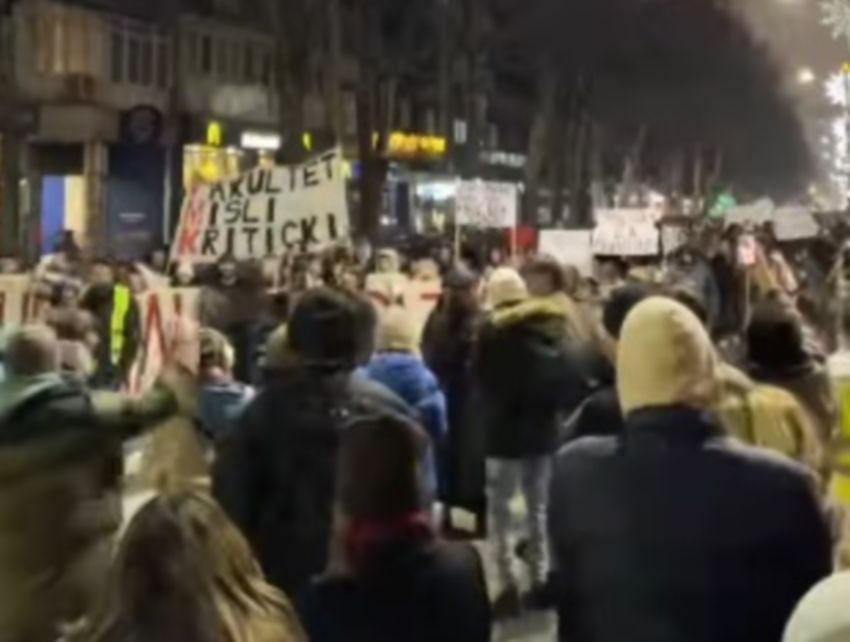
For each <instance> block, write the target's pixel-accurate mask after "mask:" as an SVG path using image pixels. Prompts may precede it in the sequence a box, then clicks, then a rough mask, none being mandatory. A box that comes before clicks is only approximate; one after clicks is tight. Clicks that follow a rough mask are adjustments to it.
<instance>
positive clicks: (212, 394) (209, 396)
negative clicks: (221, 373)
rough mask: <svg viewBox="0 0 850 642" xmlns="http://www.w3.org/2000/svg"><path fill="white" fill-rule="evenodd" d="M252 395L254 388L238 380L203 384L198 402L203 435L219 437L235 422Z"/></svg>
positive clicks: (208, 437) (214, 439)
mask: <svg viewBox="0 0 850 642" xmlns="http://www.w3.org/2000/svg"><path fill="white" fill-rule="evenodd" d="M253 397H254V389H253V388H251V387H250V386H246V385H245V384H242V383H239V382H238V381H233V382H231V383H225V384H213V383H210V384H207V385H205V386H203V387H202V388H201V394H200V399H199V404H198V405H199V415H200V417H199V419H200V429H201V433H202V434H203V436H204V437H206V438H207V439H210V440H211V441H216V440H218V439H219V438H221V437H222V436H223V435H224V434H225V433H226V432H228V431H229V430H230V429H231V428H232V427H233V426H234V425H235V424H236V421H237V420H238V419H239V416H240V415H241V414H242V410H243V409H244V408H245V406H247V405H248V402H250V401H251V399H253Z"/></svg>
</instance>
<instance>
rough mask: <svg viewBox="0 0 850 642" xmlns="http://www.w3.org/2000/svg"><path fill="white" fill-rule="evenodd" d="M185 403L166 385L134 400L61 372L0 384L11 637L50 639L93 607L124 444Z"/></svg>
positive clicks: (0, 592)
mask: <svg viewBox="0 0 850 642" xmlns="http://www.w3.org/2000/svg"><path fill="white" fill-rule="evenodd" d="M176 410H177V402H176V398H175V396H174V394H173V393H172V392H171V390H170V388H166V387H164V386H161V385H157V386H156V387H155V388H154V389H152V390H151V391H149V392H148V393H147V394H146V395H144V396H143V397H141V398H140V399H137V400H130V399H127V398H125V397H122V396H120V395H116V394H111V393H101V394H94V395H92V394H89V393H88V391H86V389H85V388H83V387H82V386H81V385H79V384H77V383H73V382H69V381H66V380H64V379H62V378H60V377H59V376H58V375H56V374H45V375H41V376H38V377H28V378H15V377H11V378H9V379H7V380H6V381H4V382H2V383H1V384H0V480H2V485H0V631H2V632H3V634H2V637H3V639H9V640H19V639H42V638H40V637H37V636H38V635H40V634H45V635H49V634H50V633H51V631H52V629H53V627H54V626H55V625H56V624H57V623H58V622H59V621H60V620H62V619H66V618H67V619H71V620H73V619H76V618H78V617H80V616H81V615H82V614H83V612H84V610H85V608H86V607H88V606H90V600H91V599H92V598H94V597H95V593H96V592H97V590H98V588H99V587H100V582H101V579H102V576H103V574H104V573H105V571H106V569H107V567H108V565H109V561H110V552H111V548H110V543H111V540H112V537H113V535H114V534H115V533H116V532H117V531H118V529H119V527H120V525H121V489H120V480H121V474H122V451H121V443H122V441H123V440H124V439H127V438H129V437H131V436H133V435H135V434H137V433H139V432H141V431H142V430H143V429H145V428H147V427H150V426H152V425H154V424H156V423H157V422H159V421H161V420H163V419H165V418H167V417H168V416H170V415H171V414H172V413H174V412H176ZM28 636H34V637H28ZM45 639H47V638H45Z"/></svg>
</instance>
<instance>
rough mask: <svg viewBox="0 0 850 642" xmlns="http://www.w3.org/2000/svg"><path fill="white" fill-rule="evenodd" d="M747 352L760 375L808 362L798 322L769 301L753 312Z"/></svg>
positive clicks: (777, 304) (793, 367) (805, 364)
mask: <svg viewBox="0 0 850 642" xmlns="http://www.w3.org/2000/svg"><path fill="white" fill-rule="evenodd" d="M747 353H748V356H749V360H750V364H751V366H752V368H753V370H754V371H756V372H757V373H759V374H763V375H781V374H782V373H785V372H789V371H795V370H798V369H801V368H804V367H806V366H808V365H810V363H811V359H810V358H809V356H808V355H807V354H806V350H805V344H804V341H803V330H802V328H801V326H800V323H799V321H798V320H797V319H796V318H795V317H794V315H793V314H791V313H790V312H789V311H788V310H787V309H786V308H785V307H784V306H782V304H780V303H777V302H772V301H766V302H763V303H761V304H759V305H758V306H756V309H755V310H754V311H753V316H752V320H751V321H750V325H749V327H748V328H747Z"/></svg>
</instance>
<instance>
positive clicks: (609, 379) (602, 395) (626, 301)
mask: <svg viewBox="0 0 850 642" xmlns="http://www.w3.org/2000/svg"><path fill="white" fill-rule="evenodd" d="M648 296H649V290H648V289H647V287H646V286H643V285H637V284H634V285H626V286H623V287H621V288H618V289H617V290H614V291H613V292H612V293H611V297H610V299H609V300H608V302H607V303H606V304H605V310H604V312H603V315H602V325H603V327H604V329H605V332H606V334H607V335H608V336H607V337H606V338H605V343H604V345H603V349H602V350H601V352H603V353H604V354H605V357H606V361H604V362H603V363H602V364H601V365H599V366H598V367H596V368H595V369H594V373H595V375H596V380H595V385H596V390H595V391H594V392H593V394H592V395H590V396H589V397H588V398H587V400H586V401H585V403H584V404H583V405H582V406H581V408H580V409H579V410H578V412H577V413H576V415H575V416H574V417H572V419H571V421H570V422H568V424H567V428H566V431H565V433H566V434H565V435H564V440H565V441H570V440H575V439H581V438H582V437H592V436H604V435H621V434H623V426H624V420H623V413H622V410H620V402H619V399H618V398H617V389H616V371H615V368H614V362H615V361H616V355H617V341H618V340H619V338H620V330H621V329H622V327H623V323H624V322H625V320H626V317H627V316H628V314H629V312H631V311H632V308H634V307H635V306H636V305H637V304H638V303H640V302H641V301H643V300H644V299H646V298H647V297H648Z"/></svg>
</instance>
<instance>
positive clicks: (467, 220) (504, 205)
mask: <svg viewBox="0 0 850 642" xmlns="http://www.w3.org/2000/svg"><path fill="white" fill-rule="evenodd" d="M518 195H519V192H518V190H517V186H516V185H515V184H514V183H495V182H488V181H461V182H460V184H459V185H458V188H457V194H456V196H455V211H456V221H457V223H458V225H468V226H469V227H479V228H490V227H492V228H504V227H516V224H517V200H518Z"/></svg>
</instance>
